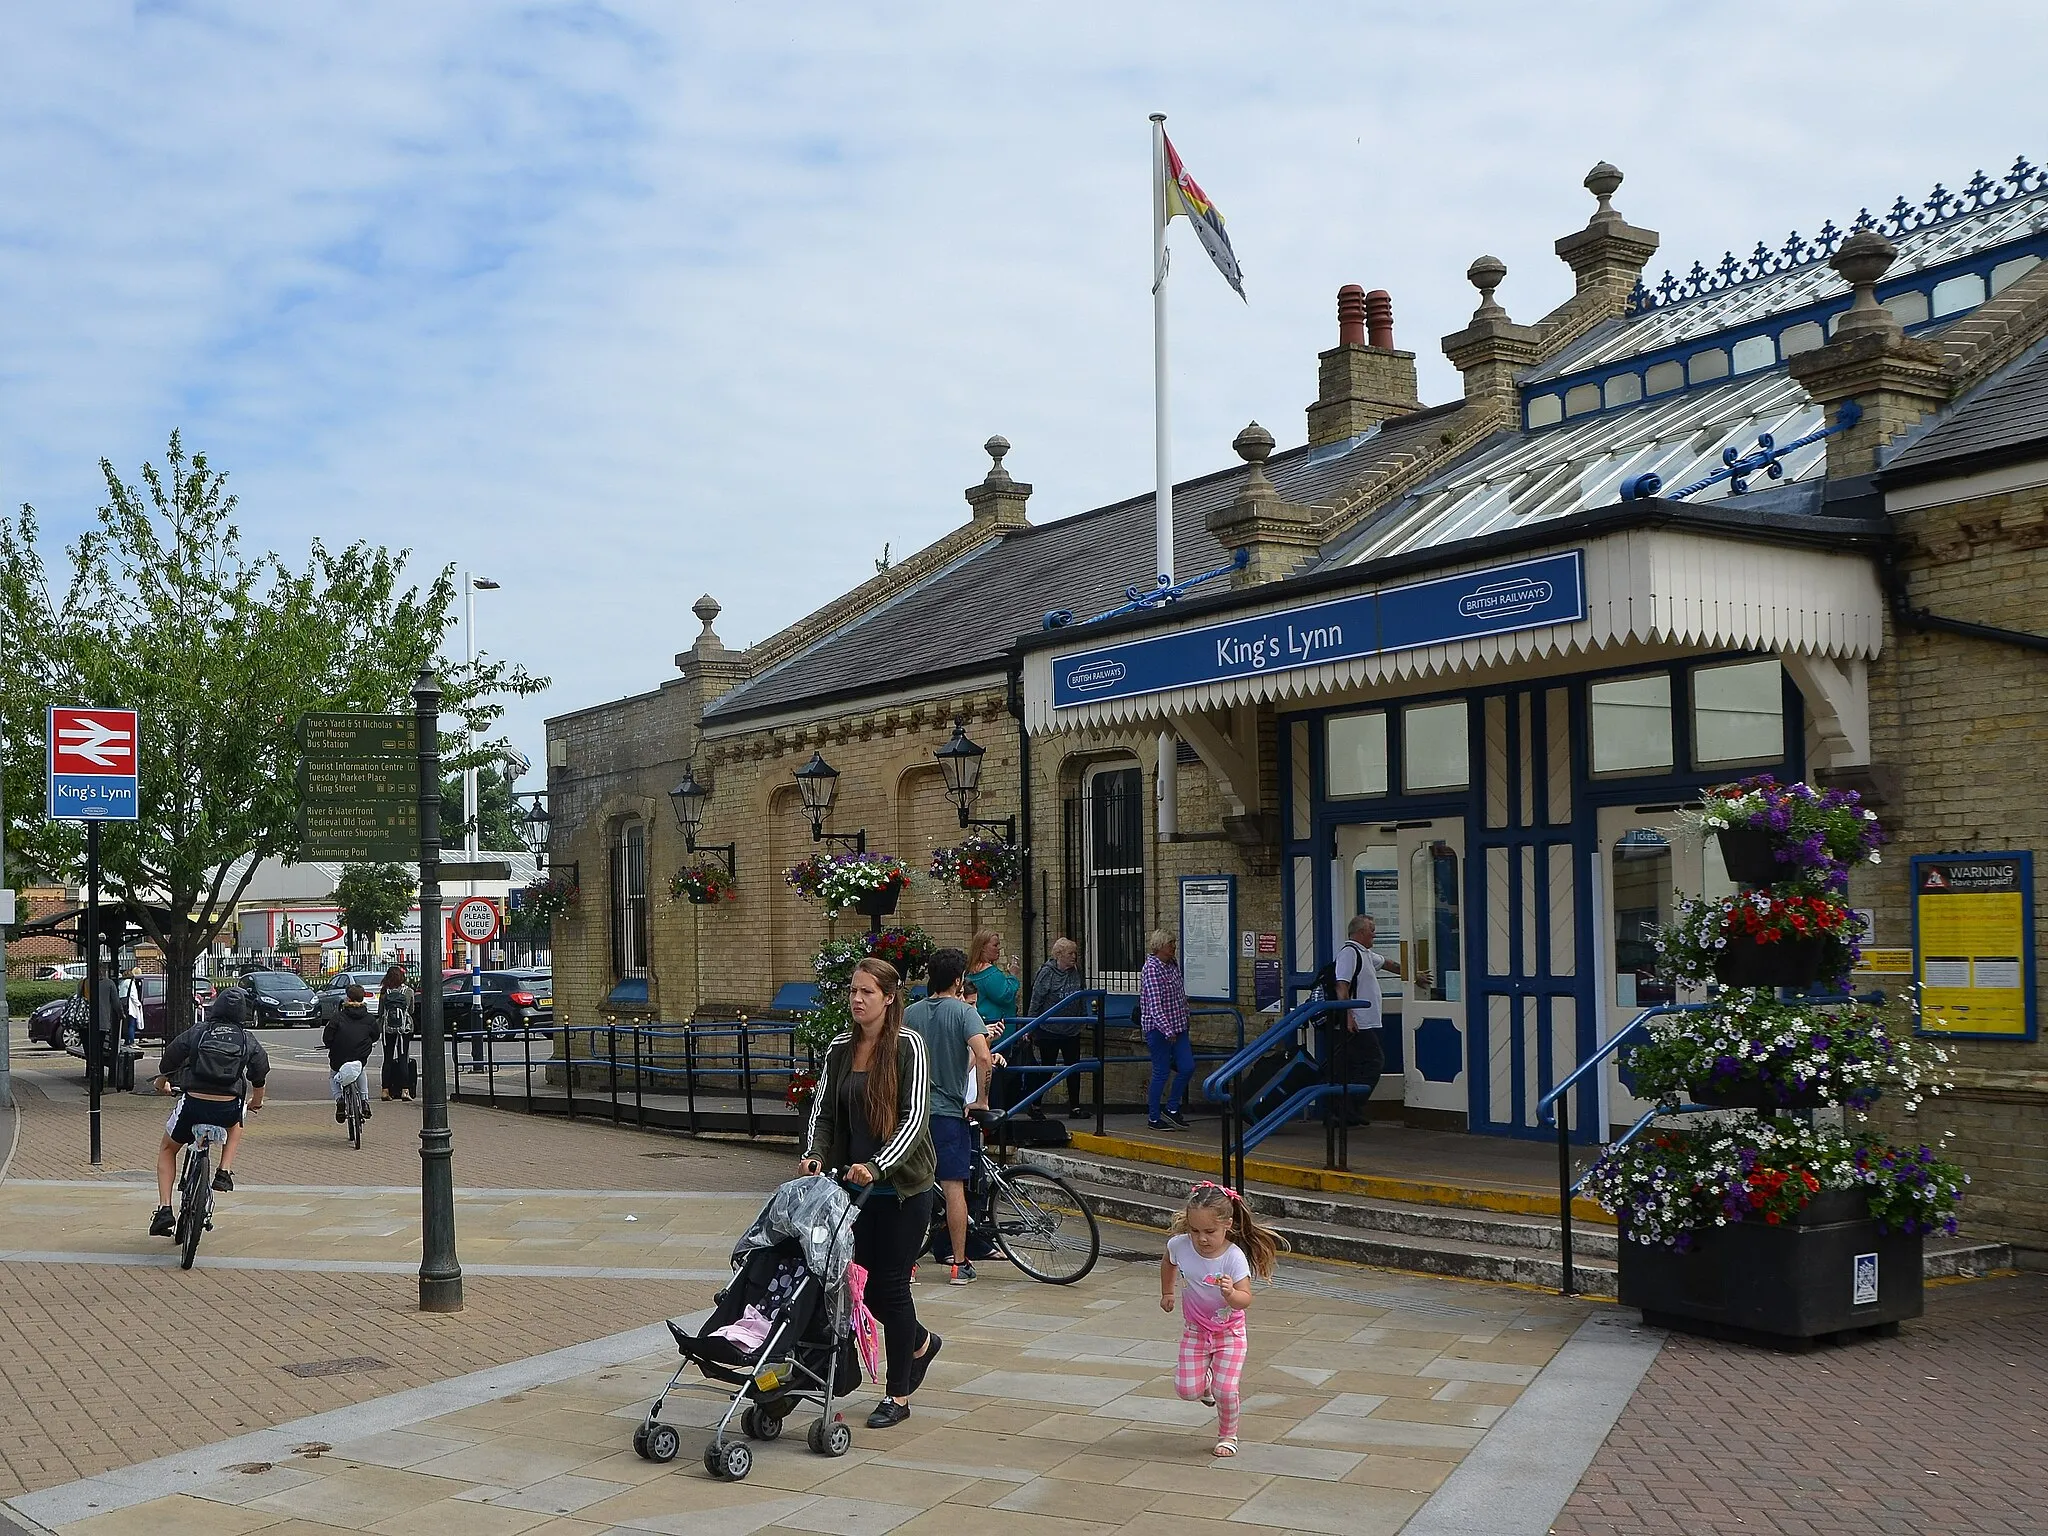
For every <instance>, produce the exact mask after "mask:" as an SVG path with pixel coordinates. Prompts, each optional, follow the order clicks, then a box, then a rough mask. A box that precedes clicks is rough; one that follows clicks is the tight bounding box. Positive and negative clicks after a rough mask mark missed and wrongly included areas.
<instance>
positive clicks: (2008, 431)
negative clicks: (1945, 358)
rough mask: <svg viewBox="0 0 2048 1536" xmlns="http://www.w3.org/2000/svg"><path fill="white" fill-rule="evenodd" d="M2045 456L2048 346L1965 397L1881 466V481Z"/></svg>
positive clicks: (1908, 479) (1921, 477) (1910, 479)
mask: <svg viewBox="0 0 2048 1536" xmlns="http://www.w3.org/2000/svg"><path fill="white" fill-rule="evenodd" d="M2037 458H2048V347H2043V348H2040V349H2038V350H2037V351H2036V352H2035V354H2034V356H2033V358H2032V359H2031V360H2028V361H2024V362H2022V363H2021V364H2020V365H2019V366H2018V367H2017V368H2014V369H2011V370H2010V371H2008V372H2006V373H2005V374H2004V375H2002V376H2000V377H1998V378H1994V379H1992V380H1991V381H1990V382H1989V383H1988V384H1986V385H1984V386H1983V387H1982V388H1981V389H1979V390H1977V391H1976V392H1975V393H1974V394H1972V395H1970V396H1968V397H1967V398H1965V399H1964V400H1963V401H1962V402H1961V403H1960V404H1959V405H1957V406H1956V407H1955V409H1953V410H1952V411H1950V412H1949V413H1948V414H1947V415H1946V416H1945V417H1943V418H1942V419H1941V420H1939V421H1937V422H1936V423H1935V424H1934V426H1933V427H1932V428H1930V429H1929V430H1928V431H1927V432H1925V433H1924V434H1922V435H1921V437H1920V438H1919V439H1918V440H1917V441H1916V442H1913V443H1911V444H1909V445H1908V446H1907V447H1906V449H1905V451H1904V452H1902V453H1900V454H1899V456H1898V457H1897V458H1895V459H1893V460H1892V461H1891V462H1890V463H1889V464H1887V465H1886V466H1885V470H1884V483H1885V484H1886V485H1904V484H1909V483H1911V482H1913V481H1916V480H1932V479H1936V478H1939V477H1940V476H1941V475H1944V474H1947V473H1949V472H1951V471H1955V470H1960V469H1962V468H1963V467H1964V466H1965V465H1969V466H1971V467H1976V468H1988V467H1990V466H1991V465H1993V464H1997V463H2012V462H2015V461H2018V460H2023V459H2037Z"/></svg>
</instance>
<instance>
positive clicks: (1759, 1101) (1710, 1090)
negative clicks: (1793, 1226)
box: [1685, 1077, 1827, 1215]
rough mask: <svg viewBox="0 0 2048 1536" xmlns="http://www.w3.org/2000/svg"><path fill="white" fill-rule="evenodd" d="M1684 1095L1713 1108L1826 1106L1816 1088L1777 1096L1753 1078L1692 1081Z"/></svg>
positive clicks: (1766, 1084)
mask: <svg viewBox="0 0 2048 1536" xmlns="http://www.w3.org/2000/svg"><path fill="white" fill-rule="evenodd" d="M1685 1092H1686V1096H1687V1097H1688V1098H1690V1099H1691V1100H1692V1102H1693V1103H1695V1104H1705V1105H1708V1106H1710V1107H1711V1108H1714V1109H1763V1110H1772V1109H1819V1108H1820V1107H1821V1106H1822V1105H1824V1104H1826V1103H1827V1098H1826V1096H1825V1095H1823V1094H1822V1093H1821V1091H1820V1090H1819V1089H1818V1088H1811V1087H1809V1088H1799V1089H1794V1090H1792V1091H1790V1092H1789V1093H1787V1094H1784V1095H1780V1093H1779V1092H1778V1089H1777V1087H1776V1086H1775V1085H1773V1084H1770V1083H1764V1082H1759V1081H1758V1080H1757V1079H1755V1078H1753V1077H1738V1078H1735V1079H1733V1080H1731V1081H1715V1080H1714V1079H1712V1078H1696V1079H1694V1080H1693V1081H1691V1082H1689V1083H1687V1084H1686V1085H1685ZM1817 1198H1824V1197H1817ZM1808 1209H1811V1207H1810V1206H1809V1207H1808ZM1801 1214H1802V1215H1804V1214H1805V1213H1804V1212H1801Z"/></svg>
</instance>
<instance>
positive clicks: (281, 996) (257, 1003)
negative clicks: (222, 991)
mask: <svg viewBox="0 0 2048 1536" xmlns="http://www.w3.org/2000/svg"><path fill="white" fill-rule="evenodd" d="M237 985H239V986H240V987H242V988H243V989H244V990H245V991H247V992H248V993H249V995H250V997H251V999H252V1001H251V1005H250V1010H249V1013H250V1017H249V1022H250V1023H251V1024H253V1025H258V1026H261V1025H265V1024H275V1025H279V1026H281V1027H286V1028H289V1027H290V1026H291V1025H294V1024H316V1023H318V1022H319V1010H318V1007H317V1006H316V997H317V994H316V993H315V992H314V991H313V989H312V988H311V987H309V986H307V985H306V982H305V978H304V977H302V976H300V975H299V973H298V972H296V971H251V972H249V974H248V975H246V976H244V977H242V978H241V980H240V981H239V982H238V983H237Z"/></svg>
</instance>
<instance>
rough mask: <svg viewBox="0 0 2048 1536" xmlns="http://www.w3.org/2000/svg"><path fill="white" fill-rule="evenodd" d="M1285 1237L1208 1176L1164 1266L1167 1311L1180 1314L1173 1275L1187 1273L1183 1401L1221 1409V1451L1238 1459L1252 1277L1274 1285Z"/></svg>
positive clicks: (1179, 1372) (1178, 1372) (1179, 1384)
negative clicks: (1275, 1266) (1197, 1400)
mask: <svg viewBox="0 0 2048 1536" xmlns="http://www.w3.org/2000/svg"><path fill="white" fill-rule="evenodd" d="M1279 1249H1280V1236H1279V1234H1278V1233H1276V1232H1273V1231H1271V1230H1269V1229H1268V1228H1266V1227H1264V1226H1261V1225H1260V1224H1259V1220H1258V1218H1257V1217H1255V1216H1253V1215H1252V1213H1251V1211H1250V1210H1249V1209H1248V1208H1247V1207H1246V1205H1245V1203H1244V1197H1243V1196H1241V1195H1239V1194H1238V1192H1237V1191H1236V1190H1234V1189H1229V1188H1226V1187H1225V1186H1223V1185H1221V1184H1211V1183H1210V1182H1209V1181H1208V1180H1206V1179H1204V1180H1203V1181H1202V1182H1201V1183H1199V1184H1197V1185H1195V1187H1194V1188H1192V1189H1190V1190H1189V1191H1188V1203H1187V1208H1186V1209H1185V1210H1183V1211H1182V1212H1181V1213H1180V1216H1179V1217H1178V1218H1177V1219H1176V1220H1175V1221H1174V1224H1173V1235H1172V1236H1170V1237H1169V1238H1167V1240H1166V1257H1165V1258H1163V1259H1161V1260H1160V1261H1159V1310H1160V1311H1162V1312H1171V1311H1172V1310H1173V1275H1174V1271H1175V1270H1179V1271H1180V1279H1181V1293H1180V1296H1181V1302H1180V1305H1181V1316H1182V1318H1183V1319H1184V1320H1185V1322H1184V1326H1183V1327H1182V1329H1181V1335H1180V1362H1179V1364H1178V1365H1177V1366H1176V1367H1175V1369H1174V1376H1173V1387H1174V1390H1175V1391H1176V1392H1178V1393H1179V1394H1180V1395H1181V1396H1182V1397H1183V1398H1186V1399H1189V1400H1193V1399H1195V1398H1200V1399H1201V1400H1202V1401H1203V1402H1205V1403H1211V1404H1214V1405H1215V1408H1216V1435H1217V1439H1216V1454H1217V1455H1218V1456H1235V1455H1236V1454H1237V1413H1238V1390H1237V1388H1238V1382H1239V1380H1240V1379H1241V1378H1242V1377H1243V1375H1244V1357H1245V1351H1246V1348H1247V1347H1248V1346H1247V1343H1246V1340H1245V1329H1244V1312H1245V1308H1247V1307H1249V1306H1250V1305H1251V1304H1252V1278H1251V1277H1252V1276H1253V1275H1257V1276H1258V1277H1259V1278H1260V1279H1261V1280H1268V1279H1271V1278H1272V1275H1273V1256H1274V1254H1276V1253H1277V1252H1279Z"/></svg>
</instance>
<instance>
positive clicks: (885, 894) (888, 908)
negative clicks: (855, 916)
mask: <svg viewBox="0 0 2048 1536" xmlns="http://www.w3.org/2000/svg"><path fill="white" fill-rule="evenodd" d="M902 899H903V882H902V881H901V880H891V881H890V882H889V883H888V884H887V885H885V886H882V887H881V888H880V889H878V890H873V891H870V892H868V893H867V894H866V895H865V896H862V897H860V898H859V899H858V900H856V901H855V902H854V904H853V910H854V911H856V912H858V913H859V914H860V915H861V916H862V917H887V916H888V915H889V914H890V913H891V912H894V911H895V910H896V903H897V902H898V901H900V900H902Z"/></svg>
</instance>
